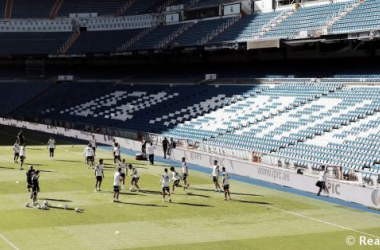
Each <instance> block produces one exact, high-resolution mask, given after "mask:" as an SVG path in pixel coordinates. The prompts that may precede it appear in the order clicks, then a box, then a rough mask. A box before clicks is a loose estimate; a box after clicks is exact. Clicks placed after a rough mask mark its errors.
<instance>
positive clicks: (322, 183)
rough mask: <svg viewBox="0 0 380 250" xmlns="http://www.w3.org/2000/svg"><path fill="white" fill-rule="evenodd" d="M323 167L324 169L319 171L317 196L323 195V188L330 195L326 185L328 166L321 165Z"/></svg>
mask: <svg viewBox="0 0 380 250" xmlns="http://www.w3.org/2000/svg"><path fill="white" fill-rule="evenodd" d="M321 169H322V170H321V171H320V172H319V179H318V182H317V184H316V185H317V186H318V187H319V191H318V193H317V196H320V195H321V192H322V190H324V191H325V193H326V194H327V196H329V189H328V187H327V185H326V181H327V172H326V167H325V166H321Z"/></svg>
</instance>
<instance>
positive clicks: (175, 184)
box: [170, 167, 182, 194]
mask: <svg viewBox="0 0 380 250" xmlns="http://www.w3.org/2000/svg"><path fill="white" fill-rule="evenodd" d="M170 172H172V175H173V178H172V180H173V185H172V194H174V189H175V187H178V186H179V182H180V181H181V179H182V177H181V176H180V175H179V173H178V172H177V171H176V170H175V168H174V167H170Z"/></svg>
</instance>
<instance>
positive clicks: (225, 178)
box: [222, 167, 231, 201]
mask: <svg viewBox="0 0 380 250" xmlns="http://www.w3.org/2000/svg"><path fill="white" fill-rule="evenodd" d="M222 171H223V173H222V176H223V183H222V185H223V190H224V200H225V201H227V200H231V195H230V183H229V179H230V176H229V175H228V173H227V172H226V168H225V167H222ZM227 196H228V199H227Z"/></svg>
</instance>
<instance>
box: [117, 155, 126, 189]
mask: <svg viewBox="0 0 380 250" xmlns="http://www.w3.org/2000/svg"><path fill="white" fill-rule="evenodd" d="M119 168H121V172H120V174H121V177H122V178H123V187H122V189H123V190H125V176H127V174H128V170H127V164H126V163H125V159H123V161H122V162H120V163H119Z"/></svg>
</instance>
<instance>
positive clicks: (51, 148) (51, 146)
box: [47, 136, 55, 161]
mask: <svg viewBox="0 0 380 250" xmlns="http://www.w3.org/2000/svg"><path fill="white" fill-rule="evenodd" d="M47 147H48V149H49V154H50V160H51V161H53V160H54V149H55V140H54V138H53V136H51V137H50V139H49V141H48V142H47Z"/></svg>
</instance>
